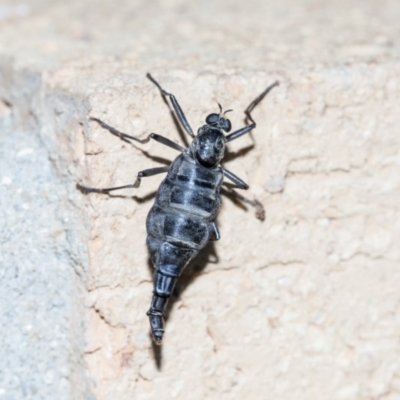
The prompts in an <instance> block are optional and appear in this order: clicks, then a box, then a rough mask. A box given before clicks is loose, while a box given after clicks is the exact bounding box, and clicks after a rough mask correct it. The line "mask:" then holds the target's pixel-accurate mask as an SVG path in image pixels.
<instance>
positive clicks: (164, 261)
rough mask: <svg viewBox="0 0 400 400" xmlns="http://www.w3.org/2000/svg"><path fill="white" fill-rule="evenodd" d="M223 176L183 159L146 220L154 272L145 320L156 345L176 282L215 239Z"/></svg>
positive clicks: (171, 172)
mask: <svg viewBox="0 0 400 400" xmlns="http://www.w3.org/2000/svg"><path fill="white" fill-rule="evenodd" d="M222 181H223V171H222V168H221V167H220V166H218V165H217V166H216V167H213V168H206V167H203V166H201V165H199V163H198V162H196V160H195V159H194V158H193V156H192V155H191V154H190V153H189V152H188V153H186V152H185V153H183V154H181V155H180V156H178V158H177V159H176V160H175V161H174V162H173V163H172V165H171V168H170V170H169V172H168V175H167V177H166V178H165V179H164V181H163V182H162V183H161V185H160V188H159V189H158V193H157V197H156V200H155V203H154V206H153V207H152V209H151V210H150V212H149V215H148V217H147V233H148V236H147V246H148V248H149V250H150V255H151V259H152V262H153V265H154V267H155V273H154V296H153V300H152V303H151V307H150V310H149V311H148V313H147V314H148V316H149V318H150V324H151V328H152V332H153V337H154V339H155V340H156V342H159V341H161V339H162V335H163V333H164V329H163V315H164V311H165V307H166V304H167V301H168V298H169V297H170V295H171V294H172V290H173V288H174V286H175V283H176V280H177V278H178V276H179V275H180V274H181V272H182V271H183V269H184V268H185V267H186V265H187V264H188V263H189V261H190V260H192V259H193V258H194V257H196V256H197V254H198V252H199V251H200V250H201V249H202V248H203V247H204V246H205V245H206V244H207V243H208V241H209V240H210V238H211V239H215V238H219V233H218V229H217V226H216V224H215V218H216V216H217V214H218V211H219V208H220V204H221V199H220V190H221V185H222Z"/></svg>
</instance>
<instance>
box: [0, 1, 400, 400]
mask: <svg viewBox="0 0 400 400" xmlns="http://www.w3.org/2000/svg"><path fill="white" fill-rule="evenodd" d="M9 7H11V5H9ZM31 7H32V8H31V11H30V14H29V15H28V16H26V17H13V18H8V19H7V20H5V21H4V22H3V23H2V24H3V25H2V33H3V35H2V39H1V47H0V51H1V53H2V54H3V55H5V56H7V59H6V61H4V62H3V65H5V64H7V65H8V66H9V67H8V68H11V70H13V71H19V70H21V69H25V70H28V71H39V73H40V81H41V88H42V89H41V90H42V96H41V103H40V107H39V110H40V109H43V108H45V109H46V110H51V105H53V104H55V100H54V99H58V100H59V99H62V101H61V100H59V103H57V104H65V103H68V104H70V103H71V102H72V103H73V104H74V110H76V111H75V112H74V113H70V114H68V115H69V117H68V118H69V119H70V120H71V121H72V122H71V127H72V128H71V130H70V131H69V132H68V135H67V133H66V132H65V125H63V128H62V129H59V128H58V125H57V124H52V127H53V129H52V130H51V131H49V130H48V129H47V130H46V127H48V124H49V122H48V118H49V114H48V113H47V114H44V113H40V112H38V115H39V117H38V123H39V125H40V126H41V127H42V131H43V132H44V133H43V135H44V136H43V137H46V138H47V137H49V138H50V143H51V149H52V150H53V153H54V154H61V156H60V157H61V161H60V160H58V159H57V156H55V163H56V165H58V168H62V167H63V166H64V167H65V171H66V172H65V173H66V174H67V175H68V176H69V177H70V191H71V196H72V198H73V199H74V202H75V204H76V206H77V213H80V214H77V215H79V217H80V218H81V220H82V224H84V227H85V229H86V232H87V251H88V254H87V256H88V259H89V261H88V264H87V267H88V272H87V273H83V274H82V280H83V282H84V283H85V285H86V289H87V293H86V301H85V304H84V305H83V306H84V307H85V311H86V320H85V321H84V323H85V326H86V348H85V349H84V351H83V354H82V357H83V360H84V362H85V363H86V367H87V368H86V369H87V373H88V376H89V380H90V381H91V382H92V391H93V393H94V395H95V396H96V398H97V399H99V400H109V399H114V398H118V399H122V400H123V399H131V398H138V399H154V398H159V399H173V398H176V399H187V398H190V399H204V398H211V399H213V398H219V399H220V398H221V399H237V398H245V399H270V398H271V399H282V400H283V399H285V400H286V399H296V400H300V399H307V400H309V399H316V400H322V399H326V400H331V399H349V400H354V399H380V400H396V399H400V362H399V355H400V348H399V331H400V317H399V315H400V314H399V309H398V307H399V301H400V290H399V284H400V269H399V260H400V250H399V246H398V241H399V235H400V224H399V199H400V188H399V184H400V174H399V172H400V169H399V162H400V161H399V160H400V159H399V142H400V136H399V131H398V126H400V112H399V111H400V109H399V106H398V99H399V95H400V87H399V73H400V64H399V63H398V61H397V56H398V54H399V45H398V40H397V38H398V33H399V32H398V22H397V21H398V20H399V17H400V5H398V3H396V2H394V1H393V2H390V1H387V2H382V1H381V2H378V1H371V2H368V3H365V2H361V1H355V0H353V1H349V2H344V1H343V2H328V1H314V2H312V1H305V0H304V1H301V2H290V1H284V2H280V3H279V4H270V3H268V2H262V1H255V0H254V1H251V2H246V3H243V2H233V1H232V2H228V1H225V2H222V1H220V2H217V3H211V2H210V3H208V2H206V3H200V2H191V3H185V2H181V1H172V0H171V1H165V2H158V3H156V2H154V3H145V2H143V3H140V2H127V1H124V2H120V3H118V4H115V3H112V2H107V1H103V2H96V3H94V2H93V3H91V2H86V3H84V4H83V5H82V4H80V3H78V2H76V3H75V2H66V3H58V2H52V3H48V4H45V3H39V2H38V3H37V4H36V5H35V6H31ZM13 38H14V40H11V39H13ZM27 38H28V39H27ZM10 43H11V44H10ZM10 60H11V61H10ZM147 71H151V72H152V73H153V75H154V76H155V77H156V78H157V79H158V80H159V81H160V82H161V83H162V84H163V85H164V86H165V88H166V89H167V90H169V91H171V92H173V93H174V94H175V95H176V96H177V98H178V99H179V101H180V103H181V105H182V107H183V109H184V110H185V112H186V113H187V117H188V119H189V121H190V122H191V124H192V126H193V127H194V128H197V127H198V126H199V125H201V124H202V123H203V121H204V118H205V116H206V115H207V114H208V113H210V112H214V111H215V110H216V103H217V101H218V102H220V103H221V104H222V105H223V107H225V108H233V109H234V113H232V114H230V116H231V120H232V122H233V125H234V127H240V126H242V125H243V123H244V121H243V114H242V111H243V110H244V108H245V107H246V106H247V105H248V103H249V101H251V100H252V99H253V98H254V96H255V95H257V94H258V93H259V92H260V91H261V90H262V89H263V88H264V87H266V86H267V85H268V84H270V83H272V82H273V81H274V80H275V79H278V80H279V81H280V86H279V87H278V88H275V89H274V90H273V91H272V92H271V93H270V95H269V96H268V98H266V99H265V101H264V102H263V103H262V104H260V105H259V106H258V107H257V109H256V110H255V111H254V118H255V119H256V121H257V123H258V127H257V129H256V130H255V131H254V133H253V135H252V136H250V135H249V136H247V137H243V138H242V139H240V140H238V141H236V142H234V143H232V146H230V152H229V156H228V158H229V162H227V163H226V166H227V168H229V169H230V170H232V171H233V172H234V173H236V174H238V175H239V176H240V177H242V178H243V179H244V180H245V181H246V182H248V183H249V184H250V190H249V191H248V193H247V194H248V196H249V197H255V198H257V199H258V200H259V201H261V202H262V204H263V205H264V207H265V210H266V220H265V221H264V222H261V221H259V220H257V219H256V218H255V216H254V212H253V210H251V209H247V210H246V209H243V208H240V207H238V206H237V205H235V204H234V203H232V201H230V200H229V199H224V204H223V207H222V210H221V213H220V216H219V219H218V223H219V226H220V231H221V235H222V238H221V240H220V241H219V242H217V243H215V245H214V246H213V247H209V248H208V249H207V250H206V251H205V252H204V254H203V255H201V256H200V257H199V258H198V259H197V260H195V261H194V262H193V264H192V265H191V267H190V268H189V270H188V271H187V272H186V273H185V274H184V276H183V277H182V278H181V279H180V282H179V284H178V287H177V292H176V296H174V298H173V304H172V307H171V310H170V313H169V317H168V321H167V327H166V329H167V330H166V334H165V342H164V344H163V346H162V348H156V347H154V346H153V345H152V343H151V339H150V336H149V327H148V320H147V317H146V315H145V312H146V310H147V309H148V307H149V301H150V298H151V291H152V281H151V277H152V269H151V265H150V264H149V260H148V254H147V250H146V246H145V236H146V232H145V224H144V221H145V218H146V214H147V212H148V210H149V208H150V207H151V205H152V201H153V195H154V192H155V191H156V189H157V186H158V184H159V182H160V178H159V177H153V178H148V179H146V180H143V182H142V186H141V187H140V188H139V189H138V190H136V191H133V190H132V191H130V190H127V191H124V192H122V193H120V194H118V195H115V196H101V195H90V196H87V197H84V196H80V195H79V193H76V191H75V190H74V183H75V182H76V181H79V182H83V183H86V184H90V185H93V186H97V187H108V186H113V185H120V184H126V183H130V182H132V181H133V180H134V179H135V175H136V173H137V171H139V170H141V169H144V168H148V167H151V166H156V165H158V162H159V161H161V162H162V161H163V160H172V159H173V158H174V157H175V156H176V152H174V151H173V150H169V149H166V148H165V147H164V146H161V145H159V144H157V143H150V144H148V145H142V146H141V145H137V146H136V145H133V146H131V145H129V144H126V143H124V142H122V141H120V140H119V139H117V138H115V137H113V136H112V135H110V134H109V133H108V132H106V131H104V130H102V129H101V128H99V127H98V126H97V125H96V124H95V123H92V122H88V117H89V116H94V117H98V118H101V119H103V120H105V121H107V122H108V123H110V124H111V125H113V126H115V127H116V128H118V129H121V130H122V131H125V132H127V133H130V134H133V135H138V136H139V137H145V136H146V135H147V134H148V133H150V132H157V133H160V134H163V135H165V136H167V137H168V138H170V139H172V140H175V141H177V142H179V143H181V144H182V143H183V141H182V137H181V136H180V135H179V133H178V132H177V129H176V127H175V125H174V123H173V120H172V118H171V116H170V113H169V110H168V108H167V107H166V105H165V104H164V102H163V101H162V99H161V97H160V94H159V92H158V91H157V89H156V88H155V87H154V85H152V84H151V82H149V81H148V80H147V79H146V78H145V73H146V72H147ZM32 73H33V72H32ZM16 76H18V75H17V74H16ZM13 85H14V86H13ZM15 85H16V83H10V84H9V88H8V89H7V90H5V92H7V93H11V92H12V88H13V87H15ZM49 94H51V95H52V96H50V95H49ZM13 102H14V103H15V104H16V106H15V107H16V108H17V109H18V107H20V109H24V110H28V111H29V107H31V106H29V105H28V106H27V105H26V102H25V103H23V104H22V103H21V105H20V106H19V105H18V104H19V103H18V95H16V94H14V97H13ZM24 107H25V108H24ZM60 112H61V113H62V112H63V107H62V106H61V110H60V106H58V107H54V110H53V113H54V115H59V113H60ZM78 123H80V125H78ZM46 135H47V136H46ZM57 135H59V136H57ZM66 135H67V136H66ZM58 138H62V140H61V139H60V140H58Z"/></svg>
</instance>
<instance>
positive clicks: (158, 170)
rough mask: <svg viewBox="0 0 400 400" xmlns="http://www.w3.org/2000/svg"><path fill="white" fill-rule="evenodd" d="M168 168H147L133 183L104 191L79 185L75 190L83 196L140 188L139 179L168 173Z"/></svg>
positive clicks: (139, 173)
mask: <svg viewBox="0 0 400 400" xmlns="http://www.w3.org/2000/svg"><path fill="white" fill-rule="evenodd" d="M168 170H169V167H159V168H149V169H145V170H143V171H140V172H138V174H137V177H136V181H135V183H132V184H130V185H124V186H117V187H112V188H106V189H97V188H90V187H87V186H82V185H80V184H79V183H78V184H77V185H76V187H77V189H79V190H80V191H81V192H82V193H83V194H88V193H106V194H107V193H109V192H111V191H113V190H119V189H128V188H138V187H139V186H140V182H141V178H146V177H148V176H153V175H157V174H162V173H163V172H168Z"/></svg>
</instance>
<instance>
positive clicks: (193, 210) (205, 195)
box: [78, 74, 278, 344]
mask: <svg viewBox="0 0 400 400" xmlns="http://www.w3.org/2000/svg"><path fill="white" fill-rule="evenodd" d="M147 76H148V78H149V79H150V80H151V81H152V82H153V83H154V84H155V85H156V86H157V87H158V88H159V89H160V91H161V93H162V94H163V96H168V97H169V98H170V100H171V103H172V106H173V108H174V111H175V114H176V116H177V118H178V120H179V122H180V123H181V125H182V127H183V128H184V129H185V131H186V132H187V133H188V134H189V135H190V136H192V138H193V141H192V143H191V145H190V146H189V147H188V148H187V149H185V148H183V147H181V146H179V145H178V144H176V143H174V142H172V141H170V140H169V139H167V138H165V137H163V136H161V135H158V134H155V133H152V134H150V135H149V136H148V137H147V138H146V139H143V140H140V139H137V138H135V137H133V136H130V135H127V134H125V133H122V132H120V131H118V130H116V129H115V128H112V127H110V126H109V125H107V124H106V123H104V122H103V121H101V120H99V119H97V118H91V119H92V120H94V121H96V122H98V123H99V124H100V125H101V126H102V127H104V128H106V129H108V130H109V131H110V132H111V133H112V134H114V135H116V136H118V137H120V138H121V139H123V140H134V141H137V142H141V143H147V142H148V141H149V140H150V139H153V140H156V141H158V142H159V143H162V144H164V145H166V146H168V147H171V148H174V149H175V150H178V151H180V152H181V154H180V155H179V156H178V157H177V158H176V159H175V160H174V161H173V162H172V164H171V165H170V166H169V167H161V168H150V169H147V170H144V171H140V172H139V173H138V176H137V179H136V181H135V183H133V184H130V185H124V186H119V187H113V188H107V189H96V188H89V187H86V186H81V185H78V188H79V189H80V190H81V191H82V192H83V193H85V194H86V193H90V192H96V193H109V192H110V191H112V190H118V189H123V188H132V187H134V188H137V187H139V185H140V182H141V178H142V177H147V176H152V175H156V174H159V173H164V172H168V174H167V176H166V178H165V179H164V180H163V182H162V183H161V185H160V187H159V189H158V191H157V196H156V199H155V202H154V205H153V207H152V208H151V210H150V212H149V214H148V216H147V221H146V227H147V234H148V236H147V246H148V249H149V252H150V256H151V259H152V262H153V265H154V268H155V271H154V292H153V298H152V301H151V306H150V309H149V311H148V312H147V315H148V316H149V320H150V326H151V331H152V336H153V339H154V341H155V342H156V343H157V344H161V342H162V338H163V334H164V321H163V317H164V314H165V309H166V306H167V303H168V299H169V297H170V296H171V294H172V291H173V289H174V286H175V283H176V281H177V279H178V277H179V275H180V274H181V273H182V271H183V270H184V268H185V267H186V266H187V264H188V263H189V262H190V260H192V259H193V258H194V257H196V256H197V254H198V252H199V251H200V250H201V249H202V248H203V247H204V246H205V245H206V244H207V243H208V242H209V241H210V240H218V239H219V238H220V233H219V230H218V227H217V224H216V221H215V220H216V217H217V215H218V212H219V209H220V205H221V198H220V194H221V189H222V184H223V179H224V177H226V178H228V179H229V180H231V181H232V182H233V183H234V184H235V185H236V186H235V188H238V189H248V185H247V184H246V183H245V182H243V181H242V180H241V179H240V178H239V177H237V176H236V175H234V174H233V173H232V172H230V171H228V170H227V169H225V168H224V167H222V166H221V165H220V162H221V160H222V159H223V156H224V152H225V145H226V143H227V142H229V141H232V140H234V139H237V138H238V137H240V136H242V135H244V134H246V133H248V132H250V131H251V130H252V129H254V128H255V126H256V124H255V122H254V120H253V119H252V117H251V111H252V110H253V109H254V107H255V106H256V105H257V104H258V103H259V102H260V101H261V100H262V99H263V98H264V97H265V96H266V94H267V93H268V92H269V91H270V90H271V89H272V88H273V87H274V86H276V85H278V82H275V83H274V84H272V85H271V86H269V87H268V88H267V89H266V90H264V92H262V93H261V94H260V95H259V96H258V97H257V98H256V99H255V100H254V101H253V102H252V103H250V105H249V106H248V107H247V109H246V110H245V114H246V117H247V118H248V119H249V120H250V121H251V122H252V123H251V124H249V125H247V126H245V127H243V128H241V129H239V130H237V131H235V132H233V133H231V134H229V135H225V133H224V132H229V131H230V130H231V123H230V121H229V120H228V119H227V118H226V117H225V114H226V113H227V112H228V111H231V110H228V111H225V112H224V113H222V108H221V106H220V113H219V114H210V115H208V116H207V118H206V125H204V126H202V127H201V128H199V130H198V133H197V135H196V136H195V135H194V134H193V131H192V129H191V127H190V125H189V123H188V122H187V120H186V117H185V115H184V114H183V112H182V109H181V108H180V106H179V103H178V102H177V100H176V98H175V96H174V95H172V94H171V93H168V92H166V91H165V90H164V89H163V88H162V87H161V86H160V85H159V84H158V82H156V81H155V80H154V78H152V77H151V75H149V74H148V75H147ZM229 193H230V194H231V195H234V196H235V197H237V198H238V199H240V200H241V201H244V202H246V203H247V204H250V205H252V206H254V207H255V208H256V210H257V211H258V213H259V214H258V215H259V218H260V219H262V215H263V209H262V206H261V204H260V203H259V202H258V201H257V200H249V199H247V198H245V197H244V196H242V195H239V194H238V193H236V192H235V191H234V190H232V189H231V190H229Z"/></svg>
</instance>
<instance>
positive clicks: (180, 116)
mask: <svg viewBox="0 0 400 400" xmlns="http://www.w3.org/2000/svg"><path fill="white" fill-rule="evenodd" d="M146 76H147V78H149V79H150V80H151V81H152V82H153V83H154V84H155V85H156V86H157V87H158V89H159V90H160V92H161V94H162V95H163V96H168V97H169V98H170V99H171V103H172V107H173V108H174V110H175V114H176V116H177V117H178V120H179V122H180V124H181V125H182V126H183V128H184V129H185V131H186V133H187V134H189V135H190V136H191V137H194V133H193V130H192V128H191V127H190V125H189V122H188V121H187V119H186V117H185V114H184V113H183V111H182V108H181V106H180V105H179V103H178V100H176V97H175V96H174V95H173V94H172V93H169V92H167V91H166V90H164V89H163V88H162V87H161V85H160V84H159V83H158V82H157V81H156V80H155V79H154V78H153V77H152V76H151V75H150V74H149V73H148V74H147V75H146Z"/></svg>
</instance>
